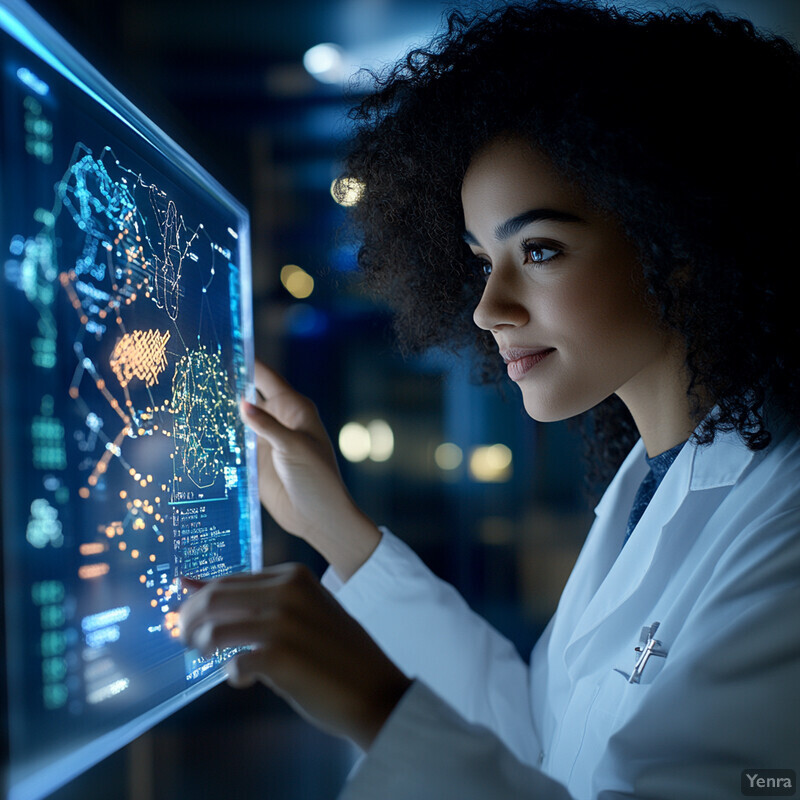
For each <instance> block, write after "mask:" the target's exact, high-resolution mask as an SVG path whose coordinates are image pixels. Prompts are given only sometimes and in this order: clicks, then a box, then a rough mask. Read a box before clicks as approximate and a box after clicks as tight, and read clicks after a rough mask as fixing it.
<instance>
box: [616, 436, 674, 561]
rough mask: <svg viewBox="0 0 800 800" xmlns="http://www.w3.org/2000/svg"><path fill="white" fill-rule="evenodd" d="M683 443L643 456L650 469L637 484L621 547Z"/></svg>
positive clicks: (629, 536) (629, 535) (628, 537)
mask: <svg viewBox="0 0 800 800" xmlns="http://www.w3.org/2000/svg"><path fill="white" fill-rule="evenodd" d="M685 444H686V441H683V442H680V443H679V444H676V445H675V446H674V447H671V448H670V449H669V450H665V451H664V452H663V453H659V454H658V455H655V456H653V457H652V458H651V457H650V456H645V459H646V460H647V463H648V465H649V467H650V470H649V472H648V473H647V475H645V476H644V479H643V480H642V482H641V483H640V484H639V488H638V489H637V491H636V497H634V499H633V508H631V513H630V516H629V517H628V527H627V529H626V531H625V541H623V543H622V546H623V547H625V544H626V543H627V541H628V539H630V538H631V534H632V533H633V529H634V528H635V527H636V523H637V522H638V521H639V520H640V519H641V516H642V514H644V510H645V509H646V508H647V506H648V505H649V503H650V501H651V500H652V499H653V495H654V494H655V493H656V489H658V486H659V484H660V483H661V481H662V480H664V476H665V475H666V474H667V470H668V469H669V468H670V466H672V462H673V461H674V460H675V459H676V458H677V457H678V453H680V451H681V448H682V447H683V446H684V445H685Z"/></svg>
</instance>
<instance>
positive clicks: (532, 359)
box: [501, 347, 555, 381]
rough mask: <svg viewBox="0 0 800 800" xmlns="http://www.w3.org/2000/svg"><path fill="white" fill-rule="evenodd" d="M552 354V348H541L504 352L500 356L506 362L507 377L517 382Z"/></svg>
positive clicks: (553, 350) (553, 349)
mask: <svg viewBox="0 0 800 800" xmlns="http://www.w3.org/2000/svg"><path fill="white" fill-rule="evenodd" d="M554 352H555V348H554V347H543V348H536V349H535V350H504V351H503V352H502V353H501V355H502V356H503V360H504V361H505V362H506V369H507V370H508V377H509V378H511V380H512V381H518V380H520V378H522V377H523V376H525V375H526V374H527V373H528V372H529V371H530V370H532V369H533V368H534V367H535V366H536V365H537V364H539V363H541V362H542V361H544V359H545V358H547V356H549V355H550V353H554Z"/></svg>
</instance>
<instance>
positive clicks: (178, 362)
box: [0, 2, 260, 798]
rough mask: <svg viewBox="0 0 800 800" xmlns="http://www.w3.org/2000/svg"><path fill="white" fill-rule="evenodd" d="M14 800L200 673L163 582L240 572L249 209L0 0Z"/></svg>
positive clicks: (248, 485) (181, 696) (199, 678)
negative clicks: (184, 644)
mask: <svg viewBox="0 0 800 800" xmlns="http://www.w3.org/2000/svg"><path fill="white" fill-rule="evenodd" d="M0 27H1V28H2V29H3V30H2V32H0V64H1V65H2V75H0V78H1V83H0V92H2V97H1V98H0V101H1V102H2V121H1V122H0V135H2V154H1V156H0V165H1V166H0V170H1V172H0V186H1V187H2V193H1V194H0V252H2V260H0V265H1V266H0V312H1V314H2V335H1V336H0V359H1V360H0V376H1V379H2V388H1V389H0V392H1V399H2V416H1V417H0V419H2V423H1V424H2V436H1V439H0V442H1V444H2V475H1V476H0V478H1V480H2V488H1V489H0V502H2V536H3V575H4V579H3V604H4V611H5V664H6V670H5V672H6V674H5V682H6V683H7V692H8V697H7V712H8V713H7V719H8V726H7V748H8V754H9V757H10V768H9V770H8V774H7V776H6V780H7V781H8V791H9V792H10V796H11V797H12V798H35V797H41V796H44V795H45V794H47V793H49V792H50V791H52V790H53V789H54V788H55V787H56V786H58V785H59V784H60V783H63V782H64V781H66V780H68V779H69V778H70V777H71V776H73V775H75V774H76V773H77V772H79V771H81V770H82V769H85V768H86V767H87V766H89V765H91V764H92V763H94V762H96V761H97V760H99V759H100V758H102V757H104V756H105V755H107V754H108V753H109V752H111V751H112V750H113V749H115V748H116V747H119V746H120V745H123V744H125V743H126V742H127V741H129V740H130V739H132V738H133V737H134V736H136V735H138V734H139V733H140V732H142V731H143V730H145V729H146V728H147V727H149V726H150V725H152V724H153V723H154V722H156V721H158V720H159V719H161V718H163V717H164V716H165V715H166V714H168V713H169V712H170V711H171V710H173V709H174V708H177V707H178V706H180V705H182V704H184V703H185V702H187V701H188V700H189V699H191V698H192V697H194V696H195V695H197V694H198V693H199V692H201V691H203V690H205V689H206V688H208V687H209V686H212V685H214V684H215V683H216V682H218V681H219V680H220V679H221V677H222V669H221V665H222V663H223V662H224V661H225V659H226V658H228V657H230V655H231V654H230V652H221V653H218V654H216V655H215V656H214V657H212V658H209V659H203V658H201V657H200V656H199V655H198V654H197V653H195V652H187V651H186V650H185V649H184V648H183V647H182V646H181V644H180V640H179V638H178V634H179V618H178V614H177V609H178V607H179V605H180V602H181V599H182V595H183V591H184V590H183V589H182V587H181V584H180V579H179V576H180V575H181V574H189V575H194V576H201V577H202V576H205V577H214V576H217V575H221V574H224V573H228V572H236V571H243V570H250V569H251V568H252V567H253V566H255V567H260V550H259V545H260V538H259V537H260V533H259V531H260V528H259V517H258V510H257V498H256V496H255V491H254V474H255V473H254V466H253V461H254V450H253V442H252V440H251V438H250V435H249V434H248V433H246V432H245V430H244V428H243V426H242V423H241V421H240V419H239V415H238V411H237V405H238V398H239V397H241V396H242V395H247V394H249V393H250V392H252V382H251V376H252V336H251V311H250V305H249V294H250V271H249V270H250V264H249V256H248V249H247V241H248V217H247V214H246V212H245V210H244V209H243V208H242V206H241V205H240V204H239V203H237V202H236V201H235V200H234V199H233V198H232V197H231V196H230V195H229V194H228V193H227V192H225V191H224V190H223V189H222V188H221V187H220V186H219V185H218V184H217V183H216V182H215V181H214V180H213V179H211V178H210V177H209V176H208V175H207V174H206V173H205V172H204V171H203V170H202V169H201V168H200V167H198V166H197V164H196V163H195V162H193V161H192V160H191V159H190V158H189V157H188V156H186V155H185V153H183V151H181V150H180V149H179V148H178V147H177V146H175V145H174V144H173V143H172V141H171V140H169V139H168V138H167V137H166V136H164V135H163V134H162V133H161V132H160V131H159V130H158V129H156V128H155V126H153V125H152V124H151V123H149V122H148V120H147V119H146V118H144V117H143V116H142V115H141V114H140V113H139V112H138V111H136V109H134V108H133V107H132V106H130V104H128V103H127V101H125V100H124V98H122V97H121V96H120V95H118V94H117V93H116V92H114V90H113V89H111V87H110V86H108V84H107V83H106V82H105V81H103V79H102V78H101V77H100V76H99V75H98V74H97V73H96V72H94V71H93V70H92V69H91V68H90V67H89V66H88V65H87V64H86V63H85V62H84V61H82V60H81V59H80V58H79V57H78V56H77V55H76V54H75V53H74V51H72V50H71V49H70V48H69V47H68V46H67V45H66V44H65V43H64V42H63V41H62V40H60V39H59V37H58V36H56V35H55V34H54V33H53V31H52V30H51V29H49V28H48V27H47V26H46V25H44V24H43V23H42V21H41V20H40V19H39V18H38V17H36V16H35V15H34V14H33V13H32V12H31V11H30V9H28V8H27V7H26V6H25V5H24V4H22V3H14V2H2V3H0Z"/></svg>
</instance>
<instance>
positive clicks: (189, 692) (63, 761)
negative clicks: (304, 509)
mask: <svg viewBox="0 0 800 800" xmlns="http://www.w3.org/2000/svg"><path fill="white" fill-rule="evenodd" d="M0 35H8V36H10V37H12V38H13V39H15V40H16V41H17V42H19V43H20V44H21V45H23V46H24V47H25V48H26V49H28V50H29V51H30V52H31V53H32V54H33V55H34V56H36V57H38V58H39V59H41V60H42V61H44V62H45V63H47V64H48V65H49V66H50V67H52V68H53V69H55V70H56V71H57V72H59V73H60V74H61V75H62V76H63V77H64V78H65V79H66V80H68V81H69V82H70V83H72V84H73V85H74V86H75V87H77V88H78V89H79V90H81V91H82V92H83V93H85V94H86V95H87V96H88V97H90V98H91V99H92V100H94V101H95V102H97V103H98V104H99V105H100V106H102V107H103V108H105V109H106V110H107V111H108V112H110V113H111V114H112V115H113V116H114V117H116V118H117V119H118V120H120V121H122V122H123V123H124V124H125V125H126V126H127V127H128V128H129V129H130V130H131V131H132V132H133V133H134V134H135V135H137V136H139V137H141V139H143V140H144V141H145V142H146V143H147V144H148V145H149V146H151V147H154V148H155V149H156V150H157V151H158V152H159V154H160V155H161V156H162V157H164V158H165V159H167V160H169V161H170V162H171V164H172V166H173V167H174V168H175V169H176V170H178V172H179V173H180V174H181V175H182V176H183V177H185V178H186V179H187V180H188V181H190V182H191V183H193V184H194V185H195V186H197V187H199V188H201V189H202V190H203V191H204V192H205V193H206V194H207V195H208V196H210V197H211V198H213V199H214V200H215V201H216V202H218V203H220V204H221V205H222V206H224V207H226V208H227V209H228V210H229V211H230V212H231V213H232V214H233V215H234V216H235V218H236V219H237V221H238V226H239V227H238V234H239V248H240V251H239V252H240V257H241V261H240V264H239V265H238V266H239V270H240V280H241V288H242V291H241V303H242V314H241V320H240V325H241V331H242V339H243V348H244V357H245V364H246V369H247V381H246V392H245V394H246V397H247V399H250V400H255V388H254V385H253V369H254V352H253V321H252V292H251V286H252V284H251V262H250V248H249V243H250V220H249V214H248V211H247V209H246V208H245V207H244V205H242V204H241V203H240V202H239V201H238V200H236V199H235V198H234V197H233V196H232V195H231V194H230V193H229V192H228V191H227V190H226V189H225V188H223V186H222V185H221V184H220V183H219V182H218V181H217V180H216V179H215V178H213V177H212V176H211V175H210V174H209V173H208V172H207V171H206V170H205V169H204V168H203V167H201V166H200V164H198V163H197V162H196V161H195V160H194V159H193V158H192V157H191V156H190V155H189V154H188V153H186V151H184V150H183V149H182V148H181V147H180V146H179V145H177V144H176V143H175V142H174V141H173V139H172V138H170V137H169V136H168V135H167V134H166V133H164V131H162V130H161V129H160V128H159V127H158V126H157V125H156V124H155V123H153V122H152V121H151V120H150V119H149V118H148V117H147V116H146V115H145V114H143V113H142V112H141V111H140V110H139V109H138V108H136V107H135V106H134V105H133V104H132V103H131V102H130V101H129V100H128V99H127V98H125V97H124V96H123V95H122V94H121V93H120V92H119V91H117V90H116V89H115V88H114V87H113V86H112V85H111V84H110V83H109V82H108V81H107V80H106V79H105V78H104V77H103V76H102V75H101V74H100V73H99V72H98V71H97V70H96V69H94V67H92V66H91V65H90V64H89V63H88V62H87V61H86V60H85V59H84V58H83V57H82V56H81V55H80V54H79V53H78V52H77V51H76V50H75V49H74V48H73V47H72V46H71V45H70V44H69V43H68V42H67V41H66V40H65V39H64V38H63V37H62V36H61V35H60V34H59V33H58V32H57V31H56V30H54V29H53V28H52V27H51V26H50V25H49V24H48V23H47V22H45V20H44V19H42V18H41V17H40V16H39V15H38V14H37V13H36V12H35V11H34V10H33V9H32V8H30V6H28V5H27V4H26V3H24V2H21V1H20V0H0ZM0 350H2V348H0ZM0 367H2V364H0ZM3 427H4V426H0V444H4V443H3V442H2V437H3V431H2V428H3ZM245 446H246V450H247V454H246V458H247V462H248V469H249V470H252V472H251V480H250V482H249V495H248V504H249V506H250V521H251V540H250V541H251V550H250V559H251V560H250V563H251V564H252V565H254V567H256V568H258V567H259V566H260V565H261V563H262V552H261V511H260V502H259V498H258V488H257V479H256V475H255V463H256V459H255V447H256V444H255V436H254V434H253V433H252V431H250V430H249V429H246V430H245ZM2 452H4V453H5V452H6V448H5V446H4V447H3V450H2ZM2 508H3V497H2V488H1V487H0V511H2ZM0 518H2V516H0ZM3 549H4V548H3V547H0V581H2V592H3V598H4V599H5V592H6V587H7V586H8V585H9V580H8V576H6V574H5V570H4V567H3V561H4V559H3V552H2V551H3ZM3 605H4V611H3V613H2V614H0V658H1V660H2V664H0V681H2V684H1V685H0V691H1V694H2V696H0V711H2V712H3V713H2V720H3V723H2V730H0V751H1V752H0V756H2V763H3V776H2V780H3V783H4V784H5V786H4V788H5V790H6V794H7V797H8V798H9V800H38V798H42V797H44V796H46V795H48V794H50V793H52V792H53V791H55V790H56V789H58V788H59V787H60V786H63V785H64V784H66V783H68V782H69V781H70V780H72V779H73V778H75V777H77V776H78V775H80V774H81V773H82V772H84V771H86V770H87V769H89V768H90V767H92V766H94V765H95V764H97V763H98V762H99V761H101V760H103V759H104V758H106V757H107V756H108V755H110V754H111V753H113V752H114V751H116V750H118V749H119V748H121V747H123V746H125V745H127V744H129V743H130V742H131V741H133V740H134V739H135V738H136V737H138V736H140V735H141V734H143V733H144V732H145V731H147V730H148V729H150V728H151V727H153V726H154V725H156V724H157V723H158V722H160V721H161V720H163V719H164V718H166V717H167V716H169V715H170V714H172V713H174V712H175V711H177V710H178V709H179V708H181V707H183V706H185V705H186V704H187V703H189V702H190V701H192V700H193V699H195V698H196V697H198V696H200V695H201V694H203V693H205V692H207V691H208V690H209V689H211V688H213V687H214V686H216V685H218V684H219V683H221V682H222V681H223V680H224V679H225V674H224V671H223V670H222V669H218V670H216V671H215V672H213V673H212V674H210V675H209V676H207V677H205V678H203V679H201V680H199V681H198V682H197V683H196V684H193V685H192V686H191V687H190V688H188V689H186V690H184V691H183V692H180V693H179V694H177V695H175V696H173V697H172V698H170V699H169V700H167V701H164V702H163V703H160V704H159V705H157V706H155V707H154V708H152V709H151V710H150V711H149V712H147V713H146V714H145V715H141V716H139V717H137V718H135V719H133V720H131V721H129V722H128V723H125V724H124V725H122V726H121V727H119V728H117V729H115V730H114V731H111V732H109V733H107V734H103V735H101V736H99V737H98V738H97V739H95V740H93V741H92V742H91V743H89V744H88V745H85V746H83V747H81V748H79V749H77V750H72V751H70V752H69V753H67V754H65V755H64V756H61V757H56V758H55V759H52V758H44V759H43V760H42V763H40V764H31V763H28V764H26V765H25V769H24V774H20V770H18V769H17V768H16V767H15V765H11V764H10V759H9V738H8V737H9V735H10V732H9V730H8V713H7V712H8V701H7V699H8V694H7V692H8V691H9V689H10V688H11V687H9V686H8V670H7V668H6V657H7V649H6V635H5V632H6V630H7V629H8V626H9V625H10V624H11V620H7V619H6V618H5V617H6V613H7V611H8V609H9V604H8V603H7V602H4V603H3Z"/></svg>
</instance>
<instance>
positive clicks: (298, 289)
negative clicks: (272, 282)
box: [281, 264, 314, 300]
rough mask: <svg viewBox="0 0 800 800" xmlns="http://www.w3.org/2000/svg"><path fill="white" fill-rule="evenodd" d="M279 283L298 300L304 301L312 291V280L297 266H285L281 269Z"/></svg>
mask: <svg viewBox="0 0 800 800" xmlns="http://www.w3.org/2000/svg"><path fill="white" fill-rule="evenodd" d="M281 283H282V284H283V286H284V288H285V289H286V291H287V292H289V294H290V295H291V296H292V297H296V298H297V299H298V300H304V299H305V298H306V297H308V296H309V295H310V294H311V292H313V291H314V279H313V278H312V277H311V276H310V275H309V274H308V273H307V272H306V271H305V270H304V269H303V268H302V267H298V266H297V264H287V265H286V266H285V267H283V269H281Z"/></svg>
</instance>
